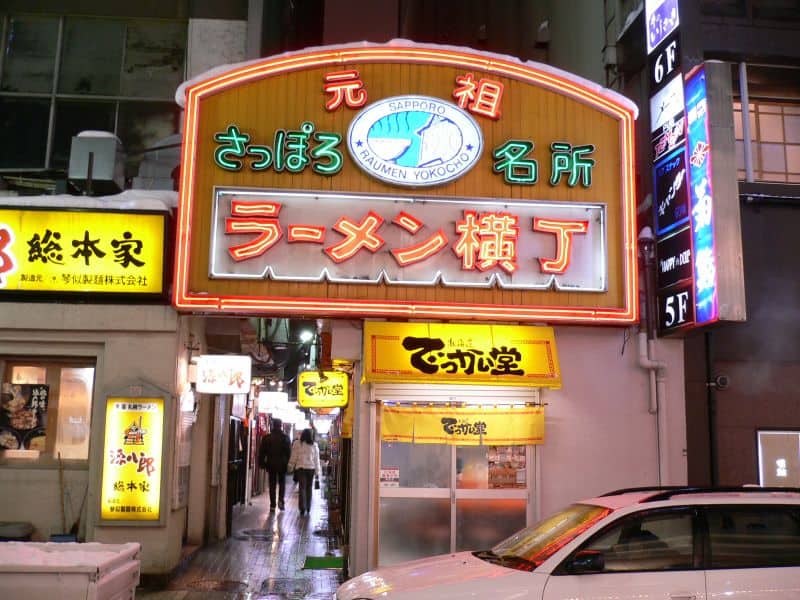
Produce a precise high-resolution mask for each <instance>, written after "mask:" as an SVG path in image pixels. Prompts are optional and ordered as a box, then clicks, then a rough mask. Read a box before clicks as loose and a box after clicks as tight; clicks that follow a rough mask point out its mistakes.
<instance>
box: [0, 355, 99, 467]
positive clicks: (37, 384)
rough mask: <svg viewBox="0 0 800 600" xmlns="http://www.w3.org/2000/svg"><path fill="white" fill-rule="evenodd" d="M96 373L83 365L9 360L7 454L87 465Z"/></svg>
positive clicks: (0, 427) (4, 425)
mask: <svg viewBox="0 0 800 600" xmlns="http://www.w3.org/2000/svg"><path fill="white" fill-rule="evenodd" d="M2 364H3V363H2V361H0V365H2ZM94 373H95V369H94V365H93V364H88V363H86V362H82V361H45V362H42V361H36V362H33V361H30V362H29V361H25V360H19V361H17V360H10V361H5V368H4V369H3V384H2V414H0V449H2V450H3V451H4V452H3V454H4V455H5V456H6V457H15V458H29V459H37V458H40V457H41V458H45V457H49V458H57V457H58V456H60V457H61V458H63V459H82V460H86V459H87V458H88V456H89V432H90V425H91V408H92V395H93V391H94Z"/></svg>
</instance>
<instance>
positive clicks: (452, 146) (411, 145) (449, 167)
mask: <svg viewBox="0 0 800 600" xmlns="http://www.w3.org/2000/svg"><path fill="white" fill-rule="evenodd" d="M347 146H348V148H349V149H350V155H351V156H352V157H353V160H355V161H356V164H358V166H359V167H361V168H362V169H364V171H366V172H367V173H369V174H370V175H371V176H373V177H376V178H378V179H382V180H383V181H386V182H388V183H394V184H396V185H407V186H424V185H437V184H439V183H445V182H447V181H452V180H453V179H457V178H458V177H460V176H461V175H463V174H464V173H466V172H467V171H469V170H470V169H471V168H472V167H473V166H474V165H475V163H476V162H477V161H478V159H479V158H480V155H481V150H482V149H483V137H482V136H481V130H480V127H478V124H477V123H476V122H475V120H474V119H473V118H472V117H471V116H470V115H469V114H467V113H466V112H465V111H463V110H461V109H460V108H458V107H457V106H455V105H453V104H450V103H449V102H444V101H442V100H439V99H438V98H431V97H428V96H395V97H393V98H386V99H384V100H379V101H378V102H375V103H373V104H370V105H369V106H367V108H365V109H364V110H362V111H361V112H360V113H359V114H358V116H356V118H355V119H353V121H352V123H350V128H349V130H348V131H347Z"/></svg>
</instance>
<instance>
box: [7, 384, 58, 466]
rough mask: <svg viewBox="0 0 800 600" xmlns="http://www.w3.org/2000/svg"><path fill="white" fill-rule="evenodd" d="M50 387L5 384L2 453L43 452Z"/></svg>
mask: <svg viewBox="0 0 800 600" xmlns="http://www.w3.org/2000/svg"><path fill="white" fill-rule="evenodd" d="M48 392H49V388H48V386H47V385H40V384H27V383H22V384H20V383H14V384H12V383H4V384H3V386H2V395H0V405H2V412H0V450H23V449H24V450H38V451H42V450H44V443H45V428H46V427H47V396H48Z"/></svg>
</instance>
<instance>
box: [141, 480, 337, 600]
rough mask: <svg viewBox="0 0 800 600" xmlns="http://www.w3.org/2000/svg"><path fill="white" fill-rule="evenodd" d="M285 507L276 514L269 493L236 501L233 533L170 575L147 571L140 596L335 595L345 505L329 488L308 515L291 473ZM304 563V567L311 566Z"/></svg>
mask: <svg viewBox="0 0 800 600" xmlns="http://www.w3.org/2000/svg"><path fill="white" fill-rule="evenodd" d="M286 483H287V486H286V509H285V510H278V511H276V512H273V513H270V512H269V507H268V502H269V500H268V495H267V494H266V493H263V494H261V495H259V496H255V497H253V499H252V503H251V504H250V505H249V506H242V505H238V506H236V507H234V513H233V527H232V535H231V536H230V537H229V538H228V539H226V540H224V541H221V542H218V543H216V544H209V545H207V546H205V547H203V548H200V549H198V550H197V551H196V552H195V553H194V554H193V555H191V556H190V557H188V558H187V559H186V560H185V561H184V563H183V564H182V565H181V566H180V567H179V568H178V569H176V571H175V572H174V574H173V575H172V577H170V579H169V580H168V581H167V582H163V581H162V582H155V581H148V579H147V578H143V581H142V584H141V585H140V587H139V588H137V590H136V598H137V599H139V600H200V599H207V600H257V599H264V600H272V599H274V600H278V599H290V600H291V599H301V598H308V599H311V600H313V599H315V598H327V599H330V598H332V597H333V593H334V592H335V590H336V588H337V587H338V586H339V584H340V583H341V581H342V573H343V568H342V566H343V565H342V561H343V558H342V552H341V549H340V547H339V546H340V540H339V537H338V534H337V532H338V527H337V521H338V511H336V510H329V507H328V503H327V501H326V498H325V488H324V487H323V489H322V490H314V498H313V500H312V504H311V514H310V515H306V516H301V515H300V512H299V510H298V508H297V500H298V493H297V487H296V486H295V485H294V484H293V483H292V480H291V477H289V478H287V482H286ZM304 567H305V568H304Z"/></svg>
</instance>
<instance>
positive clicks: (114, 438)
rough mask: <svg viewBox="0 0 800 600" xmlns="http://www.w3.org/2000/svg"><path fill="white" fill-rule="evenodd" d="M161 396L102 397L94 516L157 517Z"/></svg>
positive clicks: (158, 507)
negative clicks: (100, 455)
mask: <svg viewBox="0 0 800 600" xmlns="http://www.w3.org/2000/svg"><path fill="white" fill-rule="evenodd" d="M163 433H164V400H163V398H108V400H107V402H106V435H105V446H104V450H103V483H102V490H101V496H100V511H101V514H100V517H101V518H102V519H109V520H113V521H158V520H159V518H160V505H161V474H162V453H161V440H162V438H163Z"/></svg>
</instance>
